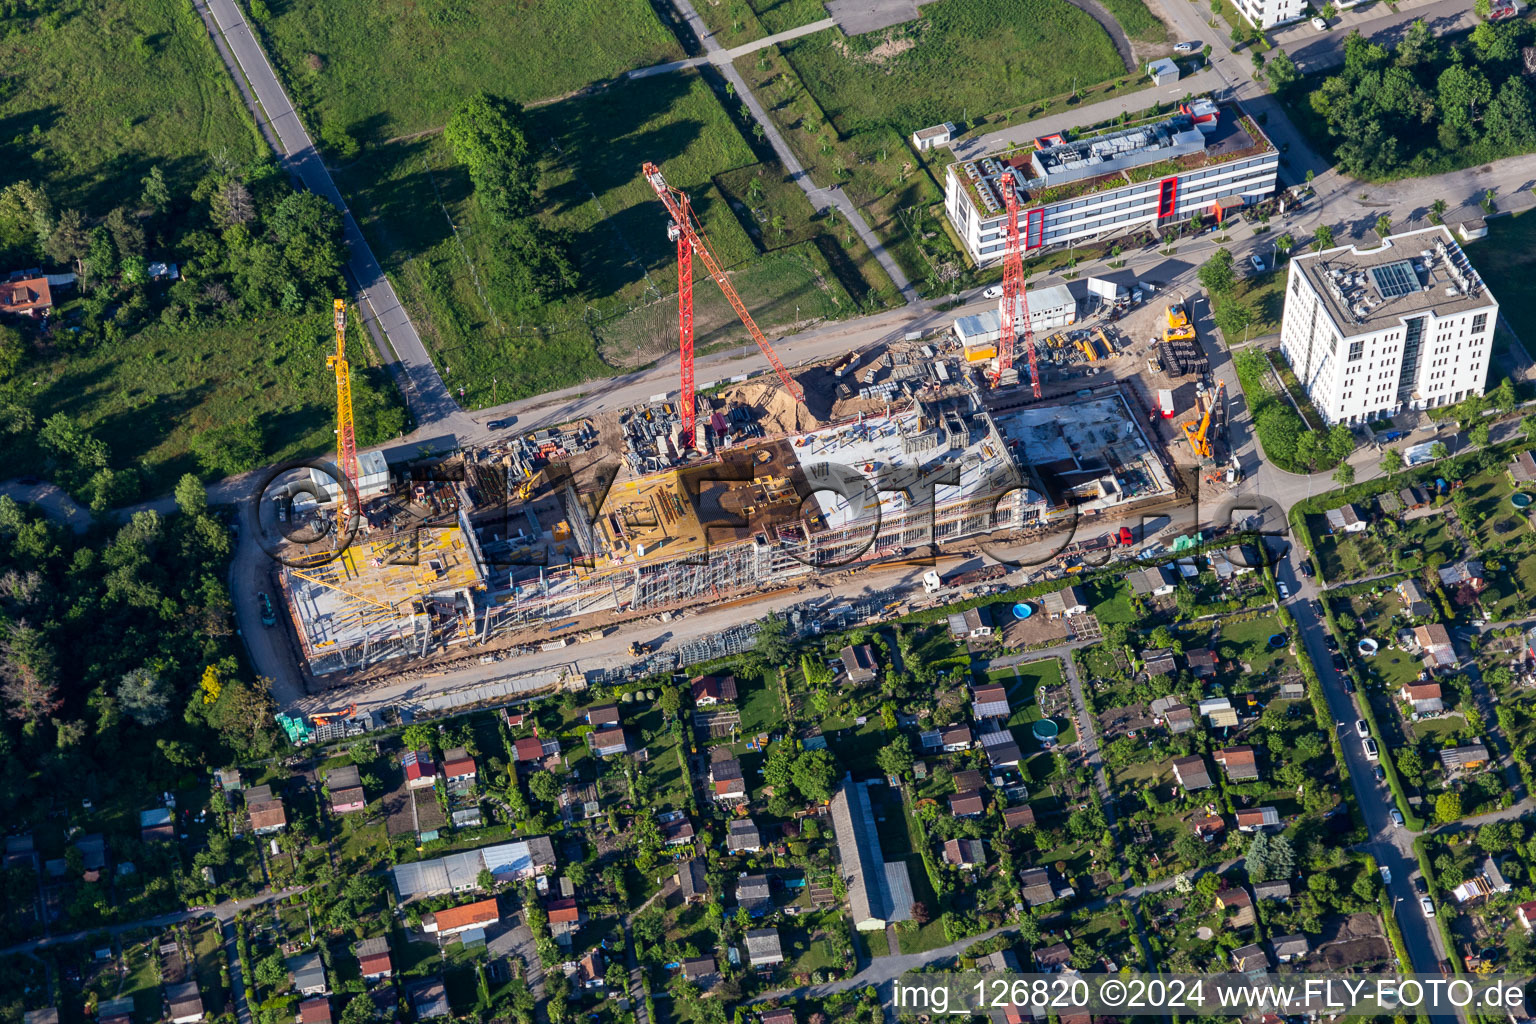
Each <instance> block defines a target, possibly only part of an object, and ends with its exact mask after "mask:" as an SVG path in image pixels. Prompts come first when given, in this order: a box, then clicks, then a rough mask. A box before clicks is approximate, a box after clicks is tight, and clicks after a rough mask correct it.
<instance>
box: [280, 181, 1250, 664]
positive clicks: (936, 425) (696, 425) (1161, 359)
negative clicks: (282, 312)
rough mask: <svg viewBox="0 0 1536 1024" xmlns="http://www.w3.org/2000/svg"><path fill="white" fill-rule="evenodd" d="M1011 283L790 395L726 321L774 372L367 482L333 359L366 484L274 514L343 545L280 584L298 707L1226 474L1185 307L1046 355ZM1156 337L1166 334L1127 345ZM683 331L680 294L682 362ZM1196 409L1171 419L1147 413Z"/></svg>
mask: <svg viewBox="0 0 1536 1024" xmlns="http://www.w3.org/2000/svg"><path fill="white" fill-rule="evenodd" d="M657 178H658V179H659V174H658V175H657ZM663 189H664V186H658V189H657V190H658V194H663ZM674 200H675V202H674V205H673V206H671V207H669V212H672V213H673V215H674V225H677V224H679V223H681V224H683V225H688V224H689V223H690V221H689V220H688V218H689V217H690V216H691V214H689V212H688V211H687V208H686V197H683V199H681V200H676V199H675V197H674ZM681 237H682V239H684V240H685V241H686V246H685V245H684V243H683V242H681V241H680V245H679V260H680V263H681V262H682V261H684V260H689V261H690V262H691V258H692V257H693V256H694V255H699V256H700V257H701V258H702V254H703V253H704V252H705V251H707V250H706V249H705V248H704V247H705V246H706V244H707V243H706V242H705V240H704V239H703V238H702V236H701V235H699V234H697V233H693V232H689V231H686V230H685V231H683V232H682V235H681ZM704 262H705V264H706V266H709V265H710V264H711V261H709V260H707V259H705V260H704ZM716 280H717V282H718V283H720V286H721V287H722V288H723V289H727V290H728V294H731V293H730V292H729V283H728V281H726V280H725V279H724V275H717V276H716ZM1021 284H1022V281H1021V276H1020V277H1018V278H1014V279H1013V280H1012V281H1008V280H1007V279H1005V285H1006V286H1007V287H1005V294H1004V297H1003V301H1002V303H1000V312H999V313H998V314H996V322H997V323H998V324H999V325H1001V324H1007V325H1008V329H1006V330H1001V329H999V330H995V331H994V332H993V334H994V336H993V337H991V338H990V339H985V340H983V341H978V340H977V339H976V338H975V336H974V331H973V332H972V334H971V335H969V336H968V335H967V334H966V333H965V332H964V331H963V330H957V329H952V330H942V329H935V330H933V331H929V332H924V333H923V334H921V335H920V336H908V337H907V338H906V339H905V340H903V341H900V342H892V343H888V344H883V345H880V346H878V347H877V348H875V349H872V350H868V351H860V352H854V353H849V354H848V355H845V356H843V357H840V358H838V359H836V360H833V361H830V362H827V363H823V364H820V365H808V366H803V367H800V368H797V371H796V372H795V374H793V375H791V374H790V373H789V372H788V371H787V370H786V369H785V368H784V366H783V364H782V363H780V362H779V361H778V359H777V357H776V356H774V355H773V354H772V349H771V346H769V345H768V342H767V341H766V339H763V338H762V336H761V334H760V332H757V330H756V327H755V324H753V323H752V322H751V320H750V314H749V313H748V312H747V311H746V310H745V307H739V308H738V312H739V313H740V314H741V315H742V319H743V323H744V324H745V325H746V326H747V327H748V329H749V332H750V333H751V334H752V335H753V336H754V338H756V339H757V341H758V343H759V345H760V347H761V348H762V349H763V351H764V353H765V355H767V356H768V357H769V358H768V361H769V363H770V365H771V366H772V368H773V371H774V373H773V374H771V375H770V374H767V373H763V374H760V375H752V376H751V377H750V378H748V379H742V378H737V379H734V380H731V381H725V382H713V383H710V384H706V385H705V386H704V387H703V388H699V389H695V387H694V385H693V380H692V362H691V358H689V359H685V360H684V363H683V370H682V380H681V385H682V386H681V387H680V388H679V391H678V393H677V395H676V397H671V396H670V395H667V396H657V399H656V400H653V401H651V402H650V403H649V404H646V405H642V406H633V407H628V408H622V409H617V410H611V411H609V412H606V413H601V414H598V415H596V416H594V417H591V418H585V419H582V420H579V421H575V422H572V423H565V424H559V425H556V426H552V427H547V428H541V429H537V430H532V431H529V432H526V433H520V434H516V435H513V436H510V437H507V438H505V439H503V440H500V441H498V442H497V443H495V444H493V445H490V446H487V447H484V448H477V449H473V450H466V451H459V452H455V453H453V454H451V455H448V456H446V457H434V458H430V459H419V458H417V459H412V458H405V459H402V460H401V461H399V462H391V463H390V464H388V465H387V466H384V467H382V470H381V466H380V463H381V462H382V456H377V453H368V457H367V458H366V459H365V460H363V461H362V462H360V461H359V460H358V457H357V454H356V452H355V451H348V450H347V448H348V445H349V444H350V437H351V431H350V424H349V422H348V419H349V417H350V408H349V401H346V402H344V398H345V397H346V396H344V394H343V388H344V384H343V381H342V380H341V376H342V373H343V372H344V371H345V364H344V363H342V364H341V365H340V367H339V368H337V367H336V365H335V364H336V358H337V357H333V359H332V365H333V369H336V372H337V377H338V384H337V387H338V424H339V429H338V439H339V440H338V461H339V464H340V465H341V466H343V467H349V466H350V469H349V470H348V473H349V476H350V479H351V480H352V481H355V482H358V483H359V484H363V483H366V486H357V487H355V489H341V490H338V489H337V488H335V486H334V484H333V483H332V482H331V481H329V480H326V479H312V480H311V481H310V483H309V485H308V486H307V487H303V488H300V487H294V488H292V491H293V492H294V493H293V497H292V499H291V505H290V507H289V509H288V512H287V514H291V515H292V516H293V518H294V519H295V520H299V519H304V520H305V521H314V522H316V523H317V524H319V525H320V526H322V527H323V526H325V525H326V524H330V525H332V526H338V527H339V525H341V524H347V523H350V524H352V526H353V527H354V528H355V532H354V533H353V535H352V537H351V540H350V543H346V544H340V543H338V538H339V537H342V536H343V531H341V530H340V529H339V528H338V529H332V530H329V531H327V530H325V529H317V530H316V531H314V536H313V537H312V538H310V537H308V536H307V535H293V536H295V537H297V538H298V539H291V540H290V542H289V543H290V547H291V548H292V550H291V551H290V552H288V554H289V555H290V557H289V558H288V559H287V561H288V565H287V566H286V567H285V568H284V569H283V570H282V571H281V578H280V580H279V583H278V585H279V587H280V590H281V593H282V596H283V599H284V604H285V606H286V611H287V612H288V619H289V620H290V622H291V625H292V628H293V636H294V637H295V638H296V640H297V646H298V653H299V655H300V658H301V661H302V662H303V664H304V665H305V666H306V667H307V670H308V672H309V673H310V675H311V677H312V683H313V685H315V686H318V687H322V688H323V687H326V686H332V685H337V686H339V685H347V684H350V683H354V682H357V681H359V680H360V679H366V678H372V677H374V676H382V675H387V674H393V673H395V672H399V671H404V670H406V669H407V667H408V665H407V664H406V663H416V662H418V661H419V660H421V659H432V660H434V661H436V660H443V659H452V658H457V657H472V656H480V657H482V658H483V657H490V656H494V655H495V654H497V653H499V652H508V653H515V652H517V651H518V650H533V649H539V648H543V649H551V648H555V647H561V646H565V645H567V644H576V643H580V642H582V641H583V640H585V639H591V638H593V637H596V636H601V635H603V634H604V633H605V632H606V631H608V630H611V629H613V628H615V627H617V626H618V625H620V624H621V623H622V622H624V621H626V620H633V619H638V618H647V617H651V616H655V615H662V616H666V615H668V614H670V613H674V612H678V611H681V610H684V609H690V608H695V607H698V606H701V605H705V604H713V603H719V602H740V603H742V604H750V603H751V602H752V601H753V600H756V599H758V598H759V597H761V596H764V595H769V594H782V593H784V592H786V591H787V590H792V589H795V588H799V587H803V586H806V585H808V584H810V583H812V582H814V581H815V579H816V578H817V577H818V576H820V575H823V574H825V573H828V572H845V571H851V570H861V569H869V568H872V567H877V566H880V565H882V564H885V565H889V564H892V563H897V564H901V563H907V564H910V562H911V560H912V559H913V558H916V557H927V556H939V555H942V554H945V553H950V552H954V551H957V550H964V549H965V546H966V545H967V543H969V544H971V545H972V546H974V544H975V543H976V542H977V540H978V539H980V538H984V537H985V538H988V539H990V540H994V541H998V542H1007V541H1009V540H1018V539H1021V538H1026V537H1029V536H1031V535H1033V534H1038V533H1040V532H1043V531H1047V530H1050V529H1051V528H1052V527H1053V526H1054V525H1056V524H1058V523H1060V522H1063V521H1066V520H1069V519H1070V520H1073V521H1076V520H1079V519H1081V518H1084V517H1087V518H1094V517H1103V518H1104V519H1105V520H1110V519H1117V518H1120V517H1122V516H1123V517H1127V518H1128V517H1131V516H1133V515H1136V514H1139V512H1140V511H1141V510H1143V509H1145V508H1146V507H1147V506H1148V504H1149V503H1157V502H1164V501H1167V500H1169V499H1172V498H1174V496H1175V495H1176V494H1177V493H1179V492H1181V491H1182V490H1185V489H1187V487H1188V486H1189V484H1190V483H1191V482H1192V478H1193V476H1194V474H1195V473H1198V472H1199V471H1201V470H1202V469H1203V470H1204V471H1205V472H1206V473H1207V475H1208V476H1209V475H1211V474H1213V473H1217V472H1218V466H1219V464H1220V462H1221V460H1222V459H1223V458H1224V457H1225V454H1224V452H1223V450H1222V442H1221V440H1220V438H1221V428H1222V426H1223V424H1222V422H1221V415H1222V410H1221V405H1222V396H1221V392H1220V390H1219V389H1218V390H1217V391H1216V392H1215V393H1214V394H1208V393H1207V389H1206V386H1205V373H1206V372H1208V367H1207V366H1203V365H1202V364H1200V362H1199V361H1198V360H1196V359H1194V358H1193V357H1192V355H1191V353H1190V351H1189V350H1188V348H1187V346H1185V345H1184V343H1185V342H1193V341H1194V333H1193V327H1192V326H1190V325H1189V323H1188V320H1187V318H1186V319H1184V320H1183V321H1180V320H1179V316H1181V315H1182V314H1181V313H1176V312H1175V309H1176V308H1177V307H1175V308H1163V307H1160V306H1158V305H1157V304H1152V303H1147V302H1145V299H1144V295H1143V291H1144V290H1145V291H1148V292H1149V291H1150V290H1151V289H1152V286H1151V285H1147V286H1146V287H1145V289H1142V288H1139V287H1133V286H1122V285H1119V284H1115V283H1113V282H1107V281H1090V282H1087V283H1086V284H1087V286H1088V287H1089V288H1090V289H1091V290H1090V291H1089V292H1087V293H1086V294H1082V295H1079V294H1075V293H1076V292H1080V291H1081V289H1082V288H1083V287H1084V283H1082V282H1073V285H1074V288H1073V289H1068V288H1067V287H1065V286H1054V287H1053V290H1052V291H1051V292H1050V295H1051V297H1052V301H1053V302H1054V303H1055V308H1054V309H1053V310H1052V311H1051V312H1050V314H1049V316H1050V318H1051V319H1050V321H1049V322H1051V323H1052V325H1053V328H1054V327H1056V326H1059V325H1061V324H1062V323H1066V324H1071V325H1074V326H1073V327H1071V328H1069V329H1053V330H1052V331H1051V332H1050V333H1048V334H1046V335H1045V336H1044V337H1042V338H1041V340H1040V343H1039V345H1038V347H1037V345H1036V341H1035V337H1034V332H1033V330H1032V329H1031V326H1030V325H1031V324H1033V323H1034V322H1036V321H1033V320H1031V318H1030V316H1029V312H1028V306H1027V303H1028V301H1029V299H1030V298H1031V297H1032V293H1031V295H1026V294H1025V293H1024V290H1023V289H1022V287H1021ZM686 301H687V302H691V297H689V298H687V300H686ZM736 301H737V302H739V300H736ZM1010 302H1013V303H1017V305H1015V306H1013V309H1014V310H1015V311H1016V312H1015V313H1014V315H1013V316H1012V317H1010V316H1008V315H1007V310H1008V309H1009V303H1010ZM1068 303H1070V306H1071V310H1072V311H1071V313H1070V315H1069V314H1068V313H1067V312H1066V311H1065V310H1063V309H1062V307H1063V306H1065V305H1067V304H1068ZM1078 310H1082V311H1083V313H1084V314H1085V319H1084V320H1083V321H1082V322H1081V323H1079V321H1078V315H1077V311H1078ZM337 316H338V336H339V334H340V331H341V313H340V311H339V310H338V314H337ZM1154 316H1155V317H1156V318H1157V319H1158V322H1159V323H1161V322H1162V321H1164V320H1166V323H1167V326H1166V329H1165V330H1163V331H1162V332H1161V336H1159V337H1154V338H1153V339H1152V340H1151V342H1150V343H1145V344H1144V343H1139V342H1133V341H1131V340H1129V339H1130V338H1132V337H1136V336H1138V335H1139V332H1140V330H1141V328H1137V331H1138V334H1137V335H1131V334H1128V333H1127V332H1128V331H1129V330H1130V327H1129V325H1130V324H1132V323H1136V322H1138V321H1139V320H1145V319H1147V318H1151V317H1154ZM690 321H691V310H690V309H689V307H688V306H687V305H686V303H685V301H684V297H682V296H680V303H679V333H680V336H682V337H683V338H684V339H685V340H686V337H687V335H686V332H687V326H688V324H689V322H690ZM1037 348H1038V350H1037ZM338 351H340V348H339V345H338ZM983 351H984V352H985V353H986V354H985V355H983V354H982V352H983ZM1194 351H1195V352H1198V351H1199V346H1198V343H1195V344H1194ZM685 353H687V349H686V346H685ZM1015 353H1017V355H1018V358H1019V362H1020V364H1021V365H1019V366H1015V365H1014V357H1015ZM1170 353H1177V360H1184V361H1183V362H1178V363H1177V365H1173V364H1174V363H1175V362H1176V359H1175V355H1173V354H1170ZM687 354H688V355H690V356H691V353H687ZM1180 377H1182V378H1185V379H1184V380H1180V379H1179V378H1180ZM1188 378H1193V379H1188ZM1167 385H1172V386H1171V387H1170V386H1167ZM1188 390H1194V391H1195V392H1196V394H1195V396H1194V398H1193V400H1192V401H1191V400H1189V398H1188V396H1187V395H1185V396H1183V398H1182V400H1181V401H1182V404H1180V405H1179V406H1178V408H1179V409H1182V410H1183V411H1185V413H1186V414H1187V415H1188V416H1189V417H1190V418H1189V419H1188V420H1186V421H1184V422H1182V423H1174V422H1172V419H1171V417H1169V416H1168V410H1167V409H1166V408H1163V407H1162V406H1160V404H1159V399H1156V398H1153V397H1152V396H1154V395H1163V394H1165V393H1166V395H1167V396H1171V395H1172V394H1174V393H1175V392H1176V391H1178V392H1186V391H1188ZM1174 401H1175V400H1174V399H1173V398H1172V397H1167V398H1166V401H1164V402H1163V403H1162V405H1172V404H1173V403H1174ZM344 405H345V406H346V407H344ZM301 490H302V491H304V492H307V493H302V494H301V493H299V492H300V491H301ZM744 616H745V617H747V618H750V617H751V613H750V612H746V611H744ZM634 646H635V647H636V649H637V650H638V651H639V653H638V654H637V653H636V651H635V650H632V652H631V653H632V654H635V655H636V656H637V657H638V656H639V654H644V653H647V652H646V651H645V650H644V649H642V647H643V645H639V644H636V645H634Z"/></svg>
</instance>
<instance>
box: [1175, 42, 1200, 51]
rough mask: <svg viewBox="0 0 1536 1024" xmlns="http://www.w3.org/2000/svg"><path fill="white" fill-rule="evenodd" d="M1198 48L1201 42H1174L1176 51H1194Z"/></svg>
mask: <svg viewBox="0 0 1536 1024" xmlns="http://www.w3.org/2000/svg"><path fill="white" fill-rule="evenodd" d="M1198 49H1200V44H1199V43H1174V44H1173V52H1174V53H1194V52H1195V51H1196V50H1198Z"/></svg>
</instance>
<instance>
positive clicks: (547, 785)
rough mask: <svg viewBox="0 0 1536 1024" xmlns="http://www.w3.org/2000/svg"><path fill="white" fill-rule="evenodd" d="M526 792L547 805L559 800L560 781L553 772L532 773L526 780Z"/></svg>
mask: <svg viewBox="0 0 1536 1024" xmlns="http://www.w3.org/2000/svg"><path fill="white" fill-rule="evenodd" d="M528 792H530V793H532V794H533V795H534V796H535V797H537V798H538V799H540V800H542V801H544V802H545V803H547V804H553V803H555V802H556V801H558V800H559V799H560V780H559V779H557V778H555V774H554V772H547V771H545V772H534V773H533V775H532V776H531V777H530V778H529V779H528Z"/></svg>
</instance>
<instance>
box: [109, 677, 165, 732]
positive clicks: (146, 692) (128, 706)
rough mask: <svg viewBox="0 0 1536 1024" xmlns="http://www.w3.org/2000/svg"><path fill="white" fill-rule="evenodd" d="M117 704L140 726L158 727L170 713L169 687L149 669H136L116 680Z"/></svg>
mask: <svg viewBox="0 0 1536 1024" xmlns="http://www.w3.org/2000/svg"><path fill="white" fill-rule="evenodd" d="M117 702H118V704H120V705H121V706H122V709H123V713H124V714H126V715H128V717H130V718H132V719H133V720H134V721H135V722H138V723H139V724H140V725H145V726H150V725H159V724H160V723H161V722H163V721H165V719H166V717H167V716H169V715H170V713H171V692H170V687H168V686H167V685H166V683H165V681H164V680H162V679H161V678H160V676H159V674H157V673H156V672H155V671H154V670H153V669H150V668H136V669H134V670H133V671H132V672H128V673H126V674H125V675H124V676H123V678H122V679H120V680H118V683H117Z"/></svg>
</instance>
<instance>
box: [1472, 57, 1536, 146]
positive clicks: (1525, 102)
mask: <svg viewBox="0 0 1536 1024" xmlns="http://www.w3.org/2000/svg"><path fill="white" fill-rule="evenodd" d="M1483 128H1484V129H1485V130H1486V131H1487V133H1488V140H1489V141H1490V142H1492V143H1493V144H1495V145H1497V146H1503V147H1506V148H1509V149H1525V148H1529V147H1530V146H1531V144H1532V143H1533V142H1536V100H1533V98H1532V95H1531V88H1530V86H1528V85H1526V83H1525V79H1524V78H1522V77H1521V76H1519V75H1514V76H1512V77H1510V78H1507V79H1505V80H1504V84H1503V85H1501V86H1499V91H1498V94H1497V95H1496V96H1494V98H1493V102H1492V103H1490V104H1489V105H1488V110H1487V111H1486V112H1485V113H1484V115H1483Z"/></svg>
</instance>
